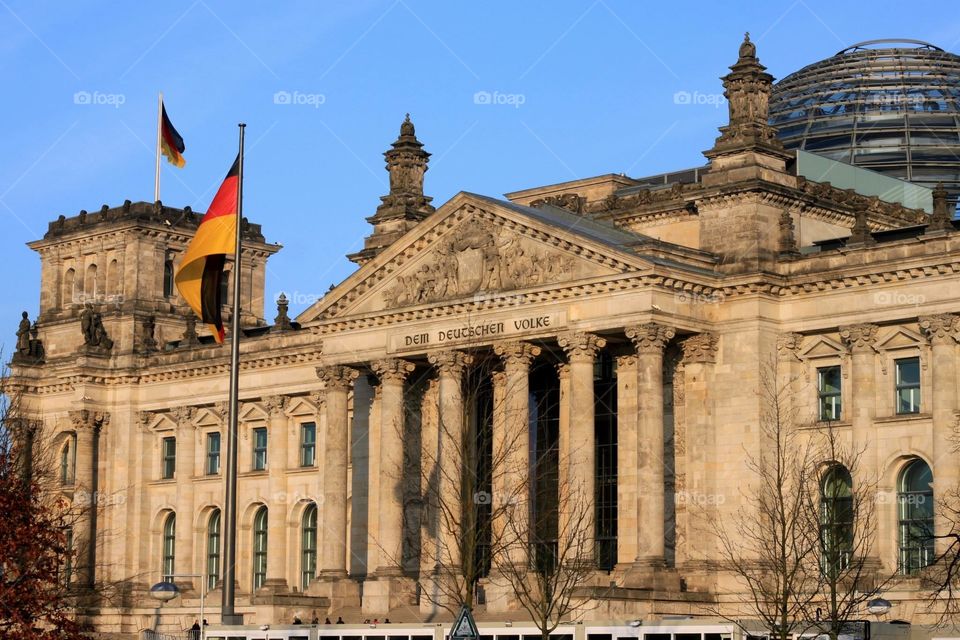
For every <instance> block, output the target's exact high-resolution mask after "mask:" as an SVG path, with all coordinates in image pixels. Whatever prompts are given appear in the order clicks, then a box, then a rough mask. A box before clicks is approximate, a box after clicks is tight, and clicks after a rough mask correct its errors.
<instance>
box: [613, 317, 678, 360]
mask: <svg viewBox="0 0 960 640" xmlns="http://www.w3.org/2000/svg"><path fill="white" fill-rule="evenodd" d="M624 333H626V334H627V337H628V338H630V340H632V341H633V345H634V347H636V349H637V352H638V353H663V350H664V349H665V348H666V346H667V343H668V342H670V340H672V339H673V336H675V335H676V331H674V330H673V328H671V327H666V326H664V325H662V324H658V323H656V322H647V323H645V324H640V325H637V326H634V327H627V328H626V330H625V332H624Z"/></svg>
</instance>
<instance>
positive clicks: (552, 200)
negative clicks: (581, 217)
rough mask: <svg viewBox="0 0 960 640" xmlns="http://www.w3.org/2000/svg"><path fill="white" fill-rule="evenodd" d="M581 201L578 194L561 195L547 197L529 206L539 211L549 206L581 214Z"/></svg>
mask: <svg viewBox="0 0 960 640" xmlns="http://www.w3.org/2000/svg"><path fill="white" fill-rule="evenodd" d="M583 201H584V199H583V198H581V197H580V194H578V193H561V194H560V195H557V196H548V197H546V198H539V199H537V200H534V201H533V202H531V203H530V206H531V207H534V208H537V209H539V208H540V207H543V206H544V205H550V206H552V207H557V208H560V209H566V210H567V211H569V212H571V213H576V214H582V213H583Z"/></svg>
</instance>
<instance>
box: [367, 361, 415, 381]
mask: <svg viewBox="0 0 960 640" xmlns="http://www.w3.org/2000/svg"><path fill="white" fill-rule="evenodd" d="M370 368H371V369H373V372H374V373H375V374H377V377H378V378H380V382H403V381H404V380H406V379H407V376H409V375H410V374H411V373H413V370H414V369H416V365H414V364H413V363H412V362H410V361H408V360H402V359H400V358H383V359H381V360H374V361H373V362H371V363H370Z"/></svg>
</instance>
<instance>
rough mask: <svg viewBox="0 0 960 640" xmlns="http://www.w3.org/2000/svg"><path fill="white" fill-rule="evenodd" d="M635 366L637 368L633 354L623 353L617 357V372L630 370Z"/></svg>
mask: <svg viewBox="0 0 960 640" xmlns="http://www.w3.org/2000/svg"><path fill="white" fill-rule="evenodd" d="M635 366H637V355H636V354H635V353H623V354H620V355H618V356H617V371H622V370H626V369H632V368H633V367H635Z"/></svg>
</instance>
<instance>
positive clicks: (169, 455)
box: [160, 436, 177, 480]
mask: <svg viewBox="0 0 960 640" xmlns="http://www.w3.org/2000/svg"><path fill="white" fill-rule="evenodd" d="M171 445H172V450H171ZM176 477H177V438H176V436H164V437H163V439H162V440H161V441H160V478H161V479H162V480H173V479H174V478H176Z"/></svg>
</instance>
